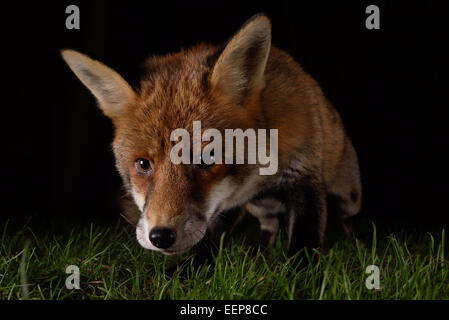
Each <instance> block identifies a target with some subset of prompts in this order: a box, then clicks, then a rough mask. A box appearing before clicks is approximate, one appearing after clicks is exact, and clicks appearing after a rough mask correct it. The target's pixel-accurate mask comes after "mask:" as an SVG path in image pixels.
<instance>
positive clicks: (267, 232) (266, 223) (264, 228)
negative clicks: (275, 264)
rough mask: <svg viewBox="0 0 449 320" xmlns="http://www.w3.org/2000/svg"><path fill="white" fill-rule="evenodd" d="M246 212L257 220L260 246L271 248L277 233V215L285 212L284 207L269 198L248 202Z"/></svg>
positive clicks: (279, 202)
mask: <svg viewBox="0 0 449 320" xmlns="http://www.w3.org/2000/svg"><path fill="white" fill-rule="evenodd" d="M245 208H246V210H247V211H248V212H249V213H251V215H253V216H254V217H256V218H257V219H258V220H259V223H260V244H261V245H262V246H264V247H266V246H273V245H274V242H275V240H276V236H277V234H278V231H279V218H278V216H279V214H281V213H283V212H285V205H284V204H283V203H282V202H281V201H279V200H277V199H275V198H271V197H267V198H261V199H256V200H253V201H252V202H248V203H247V204H246V206H245Z"/></svg>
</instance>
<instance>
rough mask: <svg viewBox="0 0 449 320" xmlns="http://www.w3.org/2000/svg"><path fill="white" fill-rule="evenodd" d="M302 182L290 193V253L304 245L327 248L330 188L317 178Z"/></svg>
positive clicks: (292, 253) (310, 247)
mask: <svg viewBox="0 0 449 320" xmlns="http://www.w3.org/2000/svg"><path fill="white" fill-rule="evenodd" d="M302 180H303V181H300V182H298V184H297V185H294V186H293V187H292V188H291V189H290V190H291V191H290V193H289V197H288V255H289V256H292V255H294V254H295V253H297V252H298V251H300V250H301V249H303V248H304V247H307V248H308V249H313V248H316V249H319V250H320V251H321V252H322V251H323V249H324V247H323V246H324V236H325V231H326V219H327V211H326V189H325V186H324V184H322V183H321V182H314V181H313V180H309V181H304V179H302Z"/></svg>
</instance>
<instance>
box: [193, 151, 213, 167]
mask: <svg viewBox="0 0 449 320" xmlns="http://www.w3.org/2000/svg"><path fill="white" fill-rule="evenodd" d="M200 159H201V163H199V164H195V167H197V168H198V169H201V170H207V169H210V168H212V167H213V166H215V157H214V156H213V154H211V156H210V158H209V160H208V161H207V162H209V163H210V164H207V163H206V162H204V160H203V157H200Z"/></svg>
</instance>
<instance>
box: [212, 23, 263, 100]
mask: <svg viewBox="0 0 449 320" xmlns="http://www.w3.org/2000/svg"><path fill="white" fill-rule="evenodd" d="M270 48H271V23H270V20H269V19H268V17H267V16H265V15H256V16H254V17H253V18H251V19H250V20H248V21H247V22H246V23H245V24H244V25H243V27H242V28H241V29H240V30H239V31H238V32H237V33H236V35H235V36H234V37H232V39H231V40H230V41H229V42H228V44H227V45H226V46H225V48H224V50H223V52H222V53H221V55H220V56H219V57H218V60H217V62H216V63H215V65H214V67H213V70H212V73H211V76H210V83H211V86H212V88H213V89H218V90H220V92H223V93H224V94H225V95H226V96H228V97H230V98H231V100H232V102H233V103H236V104H242V103H243V102H244V100H245V98H246V97H249V96H252V95H254V94H257V93H259V92H260V90H262V89H263V87H264V86H265V77H264V73H265V67H266V64H267V60H268V55H269V53H270Z"/></svg>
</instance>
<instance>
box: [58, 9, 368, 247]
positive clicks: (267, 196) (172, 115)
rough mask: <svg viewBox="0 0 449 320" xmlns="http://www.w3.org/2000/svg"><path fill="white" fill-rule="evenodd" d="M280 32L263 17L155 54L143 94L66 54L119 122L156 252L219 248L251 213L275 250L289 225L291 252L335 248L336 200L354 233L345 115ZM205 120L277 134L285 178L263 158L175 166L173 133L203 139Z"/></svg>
mask: <svg viewBox="0 0 449 320" xmlns="http://www.w3.org/2000/svg"><path fill="white" fill-rule="evenodd" d="M271 33H272V25H271V20H270V19H269V17H268V16H267V15H266V14H257V15H255V16H253V17H252V18H250V19H249V20H248V21H247V22H245V23H244V24H243V26H242V27H241V28H240V29H239V30H238V31H237V32H236V33H235V34H234V35H233V36H232V37H231V38H230V39H229V40H228V41H226V42H225V43H224V44H222V45H212V44H205V43H201V44H198V45H195V46H193V47H191V48H189V49H181V50H180V51H179V52H177V53H170V54H167V55H164V56H152V57H149V58H147V59H146V60H145V62H144V64H143V66H144V68H143V75H142V78H141V81H140V86H139V87H134V88H133V87H131V85H130V84H129V83H128V82H127V81H126V80H125V79H124V78H123V77H122V76H120V75H119V74H118V73H117V72H116V71H114V70H113V69H111V68H109V67H108V66H106V65H104V64H103V63H101V62H99V61H97V60H94V59H92V58H90V57H88V56H87V55H85V54H82V53H79V52H77V51H74V50H72V49H63V50H61V54H62V58H63V60H64V61H65V62H66V63H67V65H68V66H69V67H70V69H71V70H72V71H73V72H74V73H75V75H76V76H77V77H78V78H79V80H80V81H81V82H82V83H83V84H84V85H85V86H86V87H87V88H88V89H89V90H90V92H91V93H92V94H93V96H94V97H95V98H96V100H97V102H98V106H99V108H100V109H101V110H102V112H103V113H104V115H106V116H107V117H108V118H110V119H111V120H112V123H113V127H114V137H113V142H112V149H113V154H114V157H115V166H116V168H117V171H118V173H119V175H120V176H121V178H122V180H123V185H124V187H125V189H126V191H127V193H128V194H129V195H130V198H131V199H132V202H133V203H134V205H135V208H136V216H135V217H136V219H135V224H136V238H137V241H138V242H139V244H140V245H141V246H142V247H144V248H145V249H149V250H154V251H157V252H160V253H162V254H165V255H176V254H181V253H185V252H188V251H190V250H192V249H194V250H195V249H198V248H206V249H204V250H205V251H208V250H210V249H211V247H212V244H211V243H213V242H214V239H217V237H219V236H220V235H221V234H222V233H223V228H224V229H226V228H228V227H229V226H230V225H231V224H232V222H231V220H229V221H228V220H226V219H227V217H231V216H234V217H235V216H237V217H239V216H240V215H241V212H246V213H247V214H250V215H252V216H254V217H255V218H257V220H258V221H259V225H260V226H259V228H260V236H261V239H262V240H261V242H263V244H264V245H267V246H272V245H273V244H274V242H275V239H277V236H278V235H279V231H280V229H281V227H282V226H285V229H286V236H287V241H286V242H287V245H286V249H287V253H288V255H289V256H293V255H295V254H296V253H297V252H299V251H301V250H302V249H304V248H310V249H317V250H318V251H321V252H323V251H324V243H325V239H326V224H327V221H328V209H327V207H328V202H329V199H330V198H333V199H336V200H337V201H336V203H337V206H338V210H337V213H336V214H335V217H336V218H337V219H338V221H339V222H340V223H341V225H342V226H343V227H344V226H346V225H348V224H347V221H349V219H350V218H351V217H354V216H355V215H356V214H357V213H358V212H359V211H360V208H361V199H362V187H361V179H360V170H359V162H358V157H357V153H356V151H355V149H354V146H353V144H352V142H351V140H350V138H349V137H348V135H347V133H346V131H345V128H344V126H343V122H342V119H341V116H340V115H339V113H338V112H337V110H336V109H335V108H334V106H333V105H332V104H331V102H330V101H329V100H328V99H327V98H326V96H325V95H324V93H323V91H322V89H321V88H320V86H319V84H318V82H317V81H316V80H315V79H314V78H313V77H312V76H311V75H309V74H308V73H306V72H305V71H304V70H303V68H302V67H301V65H300V64H299V63H298V62H296V61H295V60H294V58H293V57H292V56H291V55H290V54H288V53H287V52H285V51H283V50H281V49H279V48H277V47H276V46H274V45H272V41H271ZM194 121H201V123H202V128H203V130H205V129H206V128H215V129H217V130H219V131H220V132H223V131H224V130H225V129H228V128H230V129H237V128H240V129H242V130H246V129H249V128H266V129H276V130H277V134H278V135H277V137H278V141H277V153H278V168H277V171H276V172H275V173H274V174H270V175H261V174H260V173H259V170H258V169H260V168H261V167H262V166H263V165H262V164H261V163H259V162H257V163H255V164H254V163H252V164H249V163H243V164H228V163H222V162H219V161H216V160H217V159H214V160H215V162H213V163H211V164H207V163H204V162H200V163H199V164H198V163H197V164H184V163H178V164H175V163H173V161H171V159H170V152H171V149H172V148H173V146H174V144H175V142H176V141H173V139H171V133H172V132H173V130H176V129H179V128H183V129H185V130H186V131H187V132H189V133H190V134H191V135H192V123H193V122H194ZM203 147H204V146H203ZM270 150H271V149H270ZM236 212H237V213H236ZM204 250H200V249H198V255H201V254H203V255H205V253H204Z"/></svg>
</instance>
